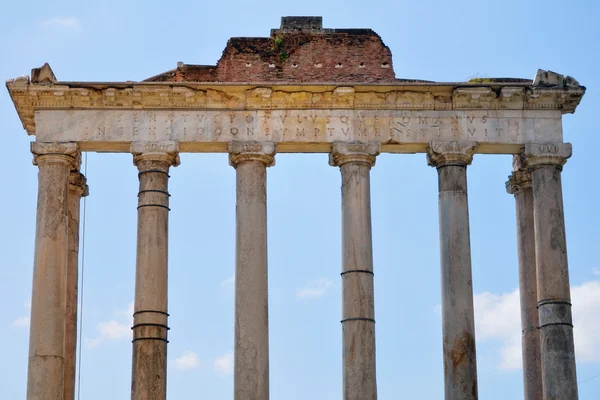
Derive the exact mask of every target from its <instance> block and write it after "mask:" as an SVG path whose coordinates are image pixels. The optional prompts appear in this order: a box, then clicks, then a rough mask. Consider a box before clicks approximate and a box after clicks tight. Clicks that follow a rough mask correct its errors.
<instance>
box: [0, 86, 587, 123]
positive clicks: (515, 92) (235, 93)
mask: <svg viewBox="0 0 600 400" xmlns="http://www.w3.org/2000/svg"><path fill="white" fill-rule="evenodd" d="M492 85H493V84H490V86H489V87H487V86H473V87H470V86H452V85H447V86H444V85H438V86H432V85H428V84H422V85H421V84H419V85H412V86H400V85H387V86H382V85H377V86H373V87H370V86H366V85H363V86H332V85H316V84H309V85H302V86H300V85H299V86H277V85H273V86H270V87H264V86H263V87H256V86H250V85H231V84H227V85H221V84H218V83H214V84H192V83H186V84H181V85H177V84H173V83H171V84H170V85H163V84H157V83H126V82H124V83H117V84H112V85H111V84H94V83H90V84H85V85H84V84H60V83H58V84H49V83H46V84H43V85H42V84H34V83H31V82H29V79H27V78H26V77H25V78H18V79H15V80H10V81H8V82H7V87H8V89H9V91H10V94H11V96H12V99H13V101H14V103H15V106H16V108H17V111H18V113H19V115H20V117H21V121H22V122H23V126H24V127H25V129H26V130H27V132H28V133H29V134H35V121H34V114H35V112H36V111H38V110H63V109H110V110H138V109H143V110H166V109H169V110H192V109H195V110H211V109H214V110H303V109H314V110H328V109H329V110H331V109H339V110H344V109H346V110H381V111H386V110H389V111H394V110H407V111H427V110H561V111H562V112H563V113H567V112H573V111H574V110H575V107H576V106H577V104H579V101H580V100H581V97H582V96H583V94H584V93H585V88H583V87H573V86H567V87H550V86H531V85H521V86H515V85H514V84H513V85H512V86H501V85H500V86H498V87H492Z"/></svg>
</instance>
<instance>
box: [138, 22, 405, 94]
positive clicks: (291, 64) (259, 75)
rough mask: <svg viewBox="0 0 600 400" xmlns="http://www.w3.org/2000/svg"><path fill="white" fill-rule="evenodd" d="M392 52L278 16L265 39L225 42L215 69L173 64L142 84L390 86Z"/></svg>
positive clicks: (373, 40) (356, 33) (367, 34)
mask: <svg viewBox="0 0 600 400" xmlns="http://www.w3.org/2000/svg"><path fill="white" fill-rule="evenodd" d="M396 81H398V80H397V79H396V74H395V73H394V68H393V66H392V53H391V52H390V49H389V48H388V47H387V46H386V45H385V44H384V43H383V41H382V40H381V37H379V35H378V34H377V33H375V32H374V31H373V30H371V29H326V28H323V21H322V18H321V17H283V18H282V19H281V27H280V28H279V29H272V30H271V35H270V37H254V38H249V37H240V38H231V39H229V41H228V42H227V46H226V47H225V50H224V51H223V55H222V56H221V59H220V60H219V61H218V62H217V65H191V64H184V63H178V65H177V68H176V69H174V70H171V71H167V72H164V73H162V74H159V75H156V76H154V77H152V78H149V79H147V80H146V82H289V83H292V82H314V83H317V82H353V83H358V82H361V83H376V82H382V83H390V82H396Z"/></svg>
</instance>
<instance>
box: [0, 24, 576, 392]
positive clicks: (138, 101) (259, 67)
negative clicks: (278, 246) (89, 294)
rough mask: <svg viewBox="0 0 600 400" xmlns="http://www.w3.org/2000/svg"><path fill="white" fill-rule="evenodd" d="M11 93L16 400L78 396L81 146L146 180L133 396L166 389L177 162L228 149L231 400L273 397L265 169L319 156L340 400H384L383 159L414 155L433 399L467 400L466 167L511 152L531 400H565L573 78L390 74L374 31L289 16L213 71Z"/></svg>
mask: <svg viewBox="0 0 600 400" xmlns="http://www.w3.org/2000/svg"><path fill="white" fill-rule="evenodd" d="M532 72H534V71H532ZM6 85H7V88H8V91H9V92H10V96H11V98H12V100H13V102H14V105H15V108H16V110H17V112H18V114H19V117H20V119H21V121H22V123H23V127H24V128H25V130H26V131H27V133H28V134H29V135H34V136H35V141H34V142H32V143H31V151H32V153H33V156H34V164H35V165H37V167H38V169H39V175H38V179H39V186H38V205H37V222H36V224H37V225H36V236H35V259H34V278H33V294H32V314H31V337H30V347H29V366H28V384H27V399H28V400H50V399H53V400H56V399H65V400H72V399H73V398H74V385H75V359H76V330H77V274H78V265H77V264H78V262H77V260H78V241H79V233H78V232H79V203H80V199H81V197H82V196H85V195H87V193H88V189H87V184H86V179H85V177H84V176H83V175H82V174H81V173H80V164H81V163H80V159H81V153H82V152H121V153H124V152H128V153H131V154H132V156H133V162H134V164H135V166H136V167H137V169H138V172H139V202H138V208H137V213H138V236H137V263H136V284H135V310H134V322H133V327H132V328H133V343H132V346H133V361H132V365H133V373H132V388H131V398H132V399H135V400H142V399H143V400H164V399H165V398H166V381H167V379H166V378H167V358H166V354H167V344H168V341H167V333H168V317H169V314H168V313H169V310H168V309H167V248H168V243H167V227H168V216H169V192H168V183H169V169H170V168H171V167H175V166H178V165H179V153H181V152H188V153H207V152H221V153H225V152H226V153H229V161H230V164H231V166H232V167H233V168H235V169H236V183H237V208H236V266H235V267H236V275H235V278H236V279H235V352H234V354H235V355H234V359H235V370H234V393H235V394H234V399H235V400H267V399H268V398H269V346H268V343H269V341H268V322H267V321H268V318H267V315H268V310H267V304H268V301H267V300H268V299H267V234H266V219H267V214H266V196H267V193H266V175H267V167H271V166H273V165H274V164H275V158H276V154H277V153H329V155H330V158H329V160H330V164H331V165H332V166H334V167H339V169H340V171H341V182H343V184H342V221H343V226H342V232H341V235H342V237H343V240H342V245H343V256H342V276H341V281H342V290H343V310H342V324H341V325H342V329H341V333H342V343H343V360H342V362H343V398H344V399H345V400H375V399H376V398H377V385H376V371H375V364H376V363H375V315H374V305H373V297H374V296H373V254H372V238H371V211H370V184H369V174H370V169H371V168H372V167H373V166H374V165H375V159H376V158H377V155H378V154H380V153H394V154H398V157H401V156H402V154H403V153H406V154H408V153H424V154H425V155H426V157H423V162H424V163H425V162H427V163H428V164H429V165H430V166H432V167H434V168H436V169H437V172H438V177H439V230H440V258H441V259H440V265H441V278H442V320H443V363H444V381H445V398H446V399H448V400H459V399H460V400H464V399H470V400H473V399H477V368H476V359H475V330H474V317H473V290H472V285H471V255H470V239H469V215H468V203H467V175H466V170H467V167H468V166H469V165H470V164H471V162H472V160H473V155H474V154H512V155H513V157H514V158H513V160H514V161H513V164H512V166H510V165H507V166H506V170H507V174H508V173H510V174H511V175H510V178H509V180H508V182H506V188H507V190H508V192H509V193H511V194H514V196H515V200H516V210H517V227H518V246H517V247H518V248H517V249H515V251H517V250H518V254H519V257H518V260H519V271H520V272H519V274H520V291H521V313H522V329H523V365H524V368H523V370H524V382H525V385H524V386H525V399H529V400H534V399H540V400H541V399H542V398H543V399H548V400H550V399H560V400H574V399H577V380H576V372H575V356H574V348H573V326H572V318H571V303H570V291H569V279H568V266H567V253H566V238H565V226H564V215H563V204H562V188H561V170H562V168H563V166H564V164H565V162H566V161H567V159H568V158H569V157H570V156H571V145H570V144H569V143H564V142H563V130H562V115H563V114H566V113H573V112H574V111H575V109H576V107H577V105H578V104H579V102H580V100H581V98H582V96H583V95H584V93H585V88H584V87H583V86H580V85H579V83H578V82H577V81H576V80H575V79H573V78H571V77H568V76H563V75H559V74H557V73H554V72H550V71H542V70H539V71H537V74H535V79H534V80H530V79H512V78H511V79H508V78H500V79H474V80H472V81H469V82H430V81H420V80H407V79H398V78H396V74H395V72H394V69H393V66H392V56H391V52H390V49H389V48H388V47H386V46H385V45H384V43H383V42H382V40H381V38H380V37H379V36H378V35H377V34H376V33H375V32H373V31H372V30H370V29H326V28H323V26H322V20H321V18H320V17H284V18H282V22H281V27H280V28H279V29H273V30H271V34H270V36H269V37H264V38H231V39H230V40H229V41H228V43H227V46H226V48H225V50H224V51H223V56H222V57H221V59H220V60H219V61H218V62H217V64H216V65H209V66H206V65H190V64H184V63H178V64H177V68H175V69H173V70H171V71H167V72H164V73H161V74H158V75H156V76H154V77H151V78H149V79H146V80H144V81H141V82H132V81H124V82H70V81H60V80H58V79H57V78H56V77H55V75H54V73H53V71H52V70H51V68H50V67H49V66H48V65H47V64H46V65H44V66H43V67H41V68H37V69H34V70H32V73H31V76H30V77H29V76H22V77H19V78H16V79H12V80H9V81H8V82H7V84H6ZM199 156H201V155H199ZM182 168H185V166H182ZM498 184H499V185H500V184H504V183H503V182H498ZM398 398H400V396H399V397H398Z"/></svg>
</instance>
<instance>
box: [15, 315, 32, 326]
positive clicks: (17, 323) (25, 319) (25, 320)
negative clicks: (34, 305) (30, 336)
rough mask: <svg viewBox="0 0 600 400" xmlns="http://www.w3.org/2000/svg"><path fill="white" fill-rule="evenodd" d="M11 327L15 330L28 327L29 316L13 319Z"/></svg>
mask: <svg viewBox="0 0 600 400" xmlns="http://www.w3.org/2000/svg"><path fill="white" fill-rule="evenodd" d="M11 325H12V326H14V327H16V328H20V327H24V326H29V315H25V316H23V317H19V318H17V319H15V320H14V321H13V323H12V324H11Z"/></svg>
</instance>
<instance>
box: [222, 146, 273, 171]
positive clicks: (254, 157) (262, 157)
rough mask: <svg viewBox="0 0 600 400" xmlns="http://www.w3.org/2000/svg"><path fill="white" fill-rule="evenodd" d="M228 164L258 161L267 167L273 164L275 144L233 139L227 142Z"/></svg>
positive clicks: (233, 165)
mask: <svg viewBox="0 0 600 400" xmlns="http://www.w3.org/2000/svg"><path fill="white" fill-rule="evenodd" d="M228 150H229V165H231V166H232V167H234V168H235V167H236V166H237V165H238V164H239V163H241V162H244V161H260V162H262V163H264V164H265V165H266V166H267V167H272V166H273V165H275V153H276V145H275V143H273V142H257V141H255V140H247V141H242V140H234V141H232V142H229V148H228Z"/></svg>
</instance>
